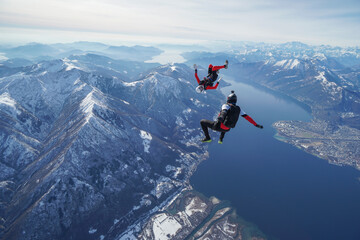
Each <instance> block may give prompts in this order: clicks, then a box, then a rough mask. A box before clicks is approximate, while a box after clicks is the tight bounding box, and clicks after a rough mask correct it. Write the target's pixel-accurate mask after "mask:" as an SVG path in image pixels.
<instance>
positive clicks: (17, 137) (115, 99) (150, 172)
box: [0, 59, 222, 239]
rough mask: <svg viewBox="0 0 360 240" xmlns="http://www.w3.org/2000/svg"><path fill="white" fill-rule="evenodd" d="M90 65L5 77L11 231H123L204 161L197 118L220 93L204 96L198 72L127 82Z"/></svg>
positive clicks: (0, 111)
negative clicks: (197, 86) (197, 89)
mask: <svg viewBox="0 0 360 240" xmlns="http://www.w3.org/2000/svg"><path fill="white" fill-rule="evenodd" d="M99 66H106V64H105V63H104V64H99ZM89 69H91V66H89V65H86V63H85V61H74V60H70V59H62V60H53V61H44V62H41V63H39V64H35V65H32V66H30V67H24V68H20V69H18V70H17V72H16V73H14V74H10V76H7V75H6V74H5V75H6V76H4V77H2V78H0V123H1V124H0V142H1V149H0V155H1V158H0V159H1V160H0V164H1V166H2V167H1V173H2V174H1V176H2V178H1V179H0V180H1V181H2V182H1V185H0V187H1V188H0V189H1V192H2V193H3V194H2V195H1V196H2V197H1V198H2V199H1V200H2V202H6V204H5V205H1V212H2V213H4V215H3V216H2V217H3V218H4V219H5V222H4V224H3V225H4V227H5V232H3V233H2V234H3V236H4V237H5V238H6V239H29V238H32V237H36V238H39V239H69V238H75V239H76V238H79V237H80V236H81V238H82V239H93V238H95V237H96V238H98V237H100V236H107V235H109V234H110V235H117V234H119V233H121V232H122V231H123V230H124V229H126V228H127V227H128V226H129V225H130V224H132V223H133V222H134V221H135V220H137V219H138V218H139V217H140V216H143V217H144V216H146V213H147V212H148V211H150V210H151V209H153V208H154V207H155V206H157V205H158V204H159V203H161V202H162V201H164V200H165V199H167V197H169V196H171V194H173V193H175V192H176V191H179V190H180V189H181V188H182V186H184V182H185V181H186V180H187V178H188V176H189V173H190V172H191V171H192V169H193V168H194V167H195V166H196V165H197V163H198V162H199V161H200V160H201V155H202V154H203V152H204V149H203V148H202V147H201V146H200V145H198V140H199V138H200V130H199V120H200V119H201V118H203V117H212V116H213V115H214V113H215V112H216V111H217V107H218V104H220V103H219V102H218V99H221V98H222V96H221V95H220V93H219V92H218V91H213V92H212V93H209V94H206V95H205V94H204V95H199V94H197V93H196V92H195V91H194V89H195V83H196V81H195V79H194V77H193V70H191V69H189V68H188V67H186V66H185V65H165V66H160V67H158V68H155V69H153V70H151V71H148V72H147V73H144V77H142V78H141V79H138V80H136V81H134V82H127V81H123V80H121V79H120V78H118V77H114V78H108V77H104V76H103V75H97V74H96V72H93V71H90V70H89ZM101 71H105V68H102V69H101ZM199 102H202V103H207V104H199ZM9 189H10V190H11V191H10V192H9ZM144 214H145V215H144ZM115 220H116V221H115ZM115 222H116V223H115ZM79 226H81V227H79Z"/></svg>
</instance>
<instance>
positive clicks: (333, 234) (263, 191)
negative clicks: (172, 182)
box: [191, 82, 360, 240]
mask: <svg viewBox="0 0 360 240" xmlns="http://www.w3.org/2000/svg"><path fill="white" fill-rule="evenodd" d="M231 83H232V86H230V87H226V88H223V89H222V91H224V93H225V94H226V95H228V94H229V93H230V90H232V89H233V90H235V93H236V94H237V96H238V105H239V106H240V107H241V108H242V109H243V110H244V111H245V112H246V113H247V114H248V115H249V116H251V117H252V118H253V119H254V120H255V121H256V122H257V123H259V124H262V125H264V129H258V128H256V127H254V126H253V125H252V124H250V123H249V122H247V121H246V120H245V119H244V118H240V119H239V122H238V124H237V126H236V128H235V129H232V130H231V131H230V132H229V133H227V134H226V135H225V138H224V144H222V145H220V144H218V143H217V140H218V137H219V133H217V132H212V131H211V132H210V135H211V137H212V138H213V142H212V143H209V153H210V158H209V159H208V160H206V161H204V162H202V163H201V164H200V165H199V167H198V169H197V171H196V172H195V173H194V175H193V176H192V178H191V184H192V186H193V187H194V188H195V189H196V190H197V191H199V192H202V193H204V194H205V195H207V196H216V197H218V198H220V199H222V200H229V201H231V203H232V205H233V206H234V207H235V208H236V209H237V213H238V215H240V216H241V217H243V218H244V219H245V220H248V221H250V222H253V223H254V224H256V225H257V226H258V227H259V228H260V229H261V230H262V231H263V232H264V233H265V234H267V235H268V236H269V237H271V238H275V239H294V240H296V239H299V240H300V239H301V240H305V239H354V240H355V239H360V204H359V203H360V182H359V178H360V172H359V171H358V170H356V169H354V168H352V167H339V166H335V165H330V164H328V162H327V161H325V160H322V159H319V158H317V157H315V156H312V155H310V154H307V153H305V152H303V151H302V150H300V149H297V148H296V147H294V146H291V145H289V144H286V143H283V142H280V141H278V140H276V139H275V138H274V137H273V136H274V134H275V133H276V131H275V129H273V128H272V127H271V125H272V123H273V122H275V121H278V120H302V121H310V120H311V115H310V113H309V112H307V111H306V110H304V109H303V108H302V107H300V106H299V105H297V104H296V103H295V102H293V101H290V100H289V99H288V98H286V97H282V96H276V95H274V94H273V93H269V92H266V91H264V90H259V89H256V88H254V87H252V86H249V85H246V84H243V83H235V82H231ZM225 100H226V99H224V101H225ZM220 107H221V106H219V109H220Z"/></svg>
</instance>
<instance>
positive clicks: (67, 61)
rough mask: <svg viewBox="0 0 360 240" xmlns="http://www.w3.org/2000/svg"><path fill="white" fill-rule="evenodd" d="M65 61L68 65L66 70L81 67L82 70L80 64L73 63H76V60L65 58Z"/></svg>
mask: <svg viewBox="0 0 360 240" xmlns="http://www.w3.org/2000/svg"><path fill="white" fill-rule="evenodd" d="M63 61H64V64H65V65H66V69H65V71H70V70H71V69H79V70H82V69H81V68H79V67H78V66H75V65H74V64H73V63H76V60H74V61H70V60H69V59H67V58H64V59H63Z"/></svg>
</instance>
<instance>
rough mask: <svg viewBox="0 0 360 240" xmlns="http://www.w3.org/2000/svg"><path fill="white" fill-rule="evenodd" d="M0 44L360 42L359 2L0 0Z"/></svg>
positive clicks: (349, 44)
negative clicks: (76, 42)
mask: <svg viewBox="0 0 360 240" xmlns="http://www.w3.org/2000/svg"><path fill="white" fill-rule="evenodd" d="M0 35H1V38H0V43H12V44H23V43H27V42H41V43H56V42H74V41H100V42H103V43H109V44H119V45H120V44H126V43H127V44H129V45H131V43H133V44H148V45H151V44H154V43H170V44H202V43H204V44H205V42H207V41H219V40H220V41H222V40H224V41H226V40H231V41H253V42H268V43H284V42H290V41H300V42H303V43H306V44H311V45H320V44H327V45H332V46H360V0H299V1H294V0H268V1H266V0H251V1H249V0H221V1H220V0H218V1H213V0H207V1H203V0H198V1H196V0H181V1H180V0H179V1H173V0H151V1H149V0H101V1H100V0H0Z"/></svg>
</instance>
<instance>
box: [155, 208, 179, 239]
mask: <svg viewBox="0 0 360 240" xmlns="http://www.w3.org/2000/svg"><path fill="white" fill-rule="evenodd" d="M179 229H181V224H180V223H179V222H178V221H176V219H175V218H174V217H172V216H167V215H166V214H165V213H162V214H159V215H157V216H156V217H155V218H154V223H153V233H154V238H155V239H158V240H167V239H171V238H172V237H173V236H175V235H176V233H177V231H178V230H179Z"/></svg>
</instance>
